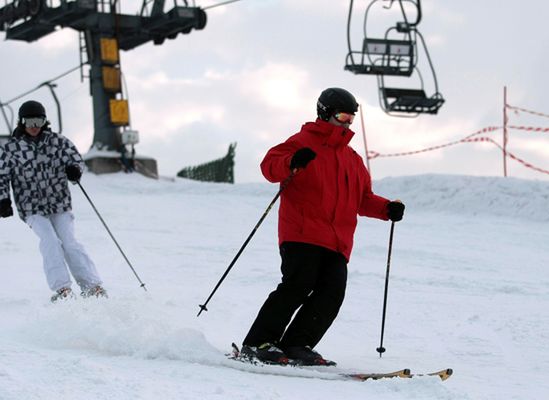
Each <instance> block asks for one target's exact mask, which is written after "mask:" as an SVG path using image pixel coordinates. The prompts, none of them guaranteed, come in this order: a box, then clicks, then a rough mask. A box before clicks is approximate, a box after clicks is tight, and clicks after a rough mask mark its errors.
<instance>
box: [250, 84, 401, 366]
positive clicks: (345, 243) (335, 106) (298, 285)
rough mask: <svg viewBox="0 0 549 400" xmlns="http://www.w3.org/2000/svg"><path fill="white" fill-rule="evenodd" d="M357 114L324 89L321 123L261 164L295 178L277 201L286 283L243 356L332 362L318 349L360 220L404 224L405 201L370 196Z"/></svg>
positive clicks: (338, 298)
mask: <svg viewBox="0 0 549 400" xmlns="http://www.w3.org/2000/svg"><path fill="white" fill-rule="evenodd" d="M357 109H358V104H357V102H356V100H355V98H354V96H353V95H352V94H351V93H349V92H348V91H346V90H344V89H341V88H329V89H326V90H324V91H323V92H322V93H321V95H320V97H319V99H318V102H317V113H318V118H317V120H316V121H315V122H307V123H306V124H305V125H303V126H302V128H301V131H300V132H298V133H297V134H295V135H293V136H291V137H290V138H289V139H288V140H286V141H285V142H284V143H281V144H279V145H277V146H275V147H273V148H272V149H270V150H269V151H268V152H267V155H266V156H265V158H264V159H263V161H262V163H261V171H262V173H263V175H264V176H265V178H266V179H267V180H268V181H270V182H284V181H285V180H286V179H287V178H288V177H289V176H290V175H291V176H292V177H291V178H290V180H289V183H288V184H287V186H286V187H285V188H284V190H283V191H282V193H281V196H280V199H281V201H280V209H279V219H278V236H279V245H280V255H281V258H282V266H281V270H282V282H281V283H280V284H279V285H278V287H277V288H276V290H274V291H273V292H272V293H271V294H270V295H269V297H268V298H267V300H266V301H265V303H264V304H263V307H262V308H261V309H260V311H259V314H258V316H257V317H256V320H255V322H254V323H253V325H252V327H251V328H250V331H249V332H248V335H247V336H246V338H245V339H244V341H243V346H242V355H243V356H245V357H248V358H255V359H258V360H259V361H263V362H268V363H282V364H284V363H287V362H288V359H292V360H294V361H296V362H298V363H300V364H302V365H326V364H329V363H330V362H329V361H327V360H325V359H324V358H323V357H322V356H321V355H320V354H319V353H318V352H316V351H315V350H313V348H314V347H315V346H316V344H317V343H318V342H319V341H320V339H321V338H322V336H324V334H325V333H326V331H327V330H328V328H329V327H330V325H331V324H332V322H333V321H334V319H335V317H336V316H337V313H338V311H339V308H340V306H341V304H342V303H343V298H344V297H345V287H346V282H347V263H348V261H349V258H350V256H351V250H352V247H353V236H354V232H355V228H356V224H357V215H360V216H366V217H371V218H378V219H382V220H388V219H390V220H392V221H400V220H401V219H402V216H403V213H404V204H402V203H401V202H400V201H389V200H387V199H385V198H383V197H381V196H378V195H376V194H374V193H373V192H372V185H371V178H370V174H369V173H368V170H367V169H366V167H365V166H364V163H363V161H362V158H361V157H360V156H359V155H358V154H357V153H356V152H355V151H354V150H353V149H352V148H351V147H350V146H349V142H350V141H351V138H352V137H353V135H354V132H353V131H352V130H350V129H349V126H350V125H351V123H352V122H353V119H354V115H355V113H356V111H357ZM298 309H299V311H298V312H297V314H296V315H295V317H294V318H293V320H292V316H293V314H294V312H295V311H296V310H298ZM290 320H291V323H290Z"/></svg>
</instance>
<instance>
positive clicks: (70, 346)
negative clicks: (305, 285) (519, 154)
mask: <svg viewBox="0 0 549 400" xmlns="http://www.w3.org/2000/svg"><path fill="white" fill-rule="evenodd" d="M82 185H83V187H84V188H85V190H86V191H87V193H88V194H89V195H90V197H91V199H92V200H93V202H94V204H95V206H96V207H97V209H98V210H99V211H100V213H101V214H102V216H103V218H104V220H105V221H106V222H107V224H108V226H109V228H110V229H111V231H112V232H113V234H114V236H115V237H116V239H117V240H118V242H119V244H120V245H121V247H122V249H123V250H124V252H125V253H126V255H127V256H128V258H129V260H130V261H131V262H132V264H133V266H134V268H135V270H136V272H137V273H138V274H139V277H140V278H141V279H142V280H143V281H144V282H145V283H146V288H147V291H145V290H143V289H142V288H141V287H140V286H139V282H138V280H137V279H136V277H135V276H134V275H133V272H132V271H131V269H130V267H129V266H128V265H127V264H126V262H125V261H124V259H123V257H122V255H121V254H120V253H119V252H118V249H117V248H116V247H115V245H114V243H113V242H112V240H111V239H110V237H109V236H108V234H107V232H106V230H105V229H104V227H103V225H102V224H101V222H100V220H99V219H98V218H97V216H96V214H95V213H94V211H93V209H92V207H91V206H90V204H89V203H88V201H87V199H86V198H85V197H84V195H83V193H82V192H81V191H80V189H79V188H78V186H72V187H71V190H72V193H73V202H74V213H75V216H76V229H77V236H78V237H79V239H80V240H81V242H82V243H83V244H84V245H85V247H86V248H87V250H88V252H89V253H90V255H91V256H92V258H93V259H94V261H95V263H96V264H97V267H98V269H99V271H100V273H101V274H102V277H103V279H104V281H105V287H106V288H107V290H108V291H109V295H110V297H109V299H82V298H78V299H77V300H74V301H67V302H63V303H58V304H51V303H50V302H49V297H50V295H51V293H50V291H49V289H48V288H47V285H46V282H45V278H44V275H43V272H42V269H41V268H42V267H41V257H40V254H39V251H38V243H37V241H38V240H37V238H36V237H35V236H34V234H33V233H32V231H31V230H30V229H29V228H28V227H27V226H26V225H25V224H24V223H22V222H21V221H20V220H19V219H18V218H17V217H14V218H8V219H2V220H0V260H1V262H0V267H1V274H2V275H1V276H2V283H3V284H2V289H1V290H0V321H1V325H0V399H1V400H21V399H24V400H27V399H33V400H34V399H48V400H49V399H61V398H74V399H79V400H85V399H94V400H97V399H116V400H122V399H128V400H129V399H131V400H137V399H162V400H171V399H174V400H175V399H177V400H183V399H201V400H217V399H246V400H248V399H249V400H267V399H269V400H271V399H276V400H286V399H287V400H290V399H291V400H300V399H304V400H305V399H321V398H327V399H346V400H354V399H356V400H359V399H360V400H363V399H376V400H388V399H421V400H431V399H432V400H434V399H437V400H440V399H447V400H458V399H459V400H464V399H471V400H473V399H474V400H482V399H517V400H518V399H521V400H523V399H528V400H542V399H547V398H549V380H548V379H547V377H546V376H545V371H548V370H549V361H548V360H549V346H548V343H549V313H548V311H547V310H549V274H548V273H547V268H548V266H549V182H547V181H531V180H520V179H512V178H494V177H471V176H449V175H421V176H410V177H394V178H385V179H382V180H380V181H375V182H374V190H375V191H376V193H378V194H380V195H383V196H386V197H389V198H393V199H394V198H400V199H401V200H402V201H403V202H404V203H405V204H406V214H405V218H404V220H403V221H402V222H399V223H397V224H396V226H395V236H394V243H393V253H392V261H391V274H390V283H389V296H388V309H387V322H386V327H385V338H384V346H385V347H386V349H387V351H386V353H384V355H383V357H382V358H380V357H379V354H378V353H377V352H376V347H378V346H379V340H380V327H381V314H382V304H383V291H384V282H385V271H386V265H387V246H388V239H389V228H390V223H388V222H384V221H378V220H372V219H361V220H360V222H359V226H358V229H357V233H356V236H355V249H354V253H353V256H352V259H351V262H350V264H349V281H348V290H347V296H346V300H345V303H344V305H343V307H342V309H341V312H340V314H339V316H338V318H337V319H336V321H335V323H334V325H333V326H332V328H331V329H330V330H329V331H328V333H327V335H326V336H325V337H324V339H323V340H322V341H321V343H320V344H319V345H318V347H317V350H318V351H320V352H321V353H322V354H323V355H324V356H325V357H326V358H330V359H334V360H336V361H337V362H338V364H339V366H338V367H337V368H339V369H340V370H348V371H350V370H357V371H361V372H384V371H391V370H395V369H401V368H410V369H411V370H412V372H415V373H424V372H431V371H435V370H439V369H442V368H448V367H451V368H453V370H454V375H453V376H452V377H451V378H450V379H449V380H447V381H444V382H442V381H440V379H438V378H434V377H421V378H417V379H416V378H414V379H391V380H383V381H367V382H349V381H340V380H336V379H335V378H336V376H337V375H336V373H335V371H336V370H335V369H334V370H330V369H326V370H325V372H322V371H318V368H317V369H315V368H312V369H296V368H292V367H272V366H271V367H253V366H249V365H245V364H242V363H238V362H235V361H231V360H228V359H227V358H226V357H225V355H224V354H225V353H227V352H228V351H229V350H230V345H231V342H233V341H234V342H236V343H238V344H240V342H241V340H242V338H243V337H244V335H245V334H246V332H247V330H248V328H249V326H250V324H251V322H252V321H253V319H254V317H255V315H256V313H257V311H258V309H259V307H260V305H261V304H262V303H263V301H264V300H265V298H266V296H267V294H268V293H269V292H270V291H271V290H272V289H274V287H275V286H276V284H277V282H278V280H279V279H280V272H279V266H280V265H279V264H280V259H279V255H278V249H277V226H276V225H277V224H276V223H277V216H276V213H277V210H276V208H274V209H273V210H272V211H271V213H270V214H269V215H268V216H267V218H266V219H265V221H264V223H263V224H262V225H261V227H260V228H259V230H258V231H257V233H256V235H255V236H254V238H253V239H252V241H251V242H250V244H249V245H248V247H247V248H246V250H245V251H244V253H243V254H242V256H241V257H240V259H239V260H238V261H237V263H236V265H235V266H234V268H233V269H232V270H231V272H230V273H229V275H228V277H227V279H226V280H225V281H224V282H223V284H222V285H221V287H220V289H219V290H218V292H217V293H216V294H215V296H214V297H213V298H212V300H211V301H210V303H209V305H208V309H209V311H208V312H205V313H203V314H202V315H201V316H200V317H197V313H198V311H199V304H203V303H204V301H205V299H206V298H207V297H208V295H209V294H210V292H211V290H212V289H213V287H214V286H215V284H216V283H217V281H218V280H219V278H220V277H221V275H222V274H223V272H224V271H225V269H226V268H227V266H228V265H229V263H230V261H231V260H232V259H233V257H234V256H235V254H236V252H237V251H238V249H239V248H240V246H241V245H242V243H243V242H244V240H245V239H246V237H247V236H248V234H249V233H250V232H251V230H252V228H253V227H254V225H255V224H256V222H257V221H258V220H259V218H260V217H261V215H262V214H263V212H264V211H265V209H266V207H267V205H268V204H269V202H270V201H271V199H272V198H273V196H274V195H275V194H276V191H277V186H276V185H273V184H269V183H248V184H236V185H228V184H211V183H200V182H192V181H188V180H183V179H171V180H168V179H162V180H157V181H155V180H151V179H147V178H145V177H142V176H139V175H126V174H114V175H101V176H96V175H93V174H89V173H88V174H85V175H84V177H83V179H82ZM329 371H333V372H329Z"/></svg>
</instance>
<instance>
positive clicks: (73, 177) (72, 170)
mask: <svg viewBox="0 0 549 400" xmlns="http://www.w3.org/2000/svg"><path fill="white" fill-rule="evenodd" d="M65 173H66V174H67V178H68V179H69V181H71V182H75V183H76V182H78V181H79V180H80V177H81V176H82V171H80V168H78V165H76V164H73V165H67V166H66V167H65Z"/></svg>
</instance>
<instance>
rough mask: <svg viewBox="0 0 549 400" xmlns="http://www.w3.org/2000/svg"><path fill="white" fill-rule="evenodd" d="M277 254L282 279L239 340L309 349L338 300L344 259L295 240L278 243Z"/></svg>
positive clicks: (336, 308) (341, 293)
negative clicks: (278, 250)
mask: <svg viewBox="0 0 549 400" xmlns="http://www.w3.org/2000/svg"><path fill="white" fill-rule="evenodd" d="M280 256H281V258H282V266H281V270H282V282H281V283H280V284H279V285H278V287H277V288H276V290H275V291H273V292H272V293H271V294H270V295H269V297H268V298H267V300H266V301H265V303H264V304H263V306H262V307H261V309H260V310H259V314H258V315H257V317H256V319H255V321H254V323H253V325H252V327H251V328H250V331H249V332H248V335H247V336H246V338H245V339H244V342H243V344H245V345H249V346H258V345H260V344H263V343H272V344H278V345H279V346H280V347H281V348H282V349H284V348H286V347H289V346H311V348H313V347H314V346H316V344H317V343H318V342H319V341H320V339H322V336H324V334H325V333H326V331H327V330H328V328H329V327H330V325H331V324H332V322H333V321H334V319H335V318H336V316H337V313H338V312H339V308H340V307H341V304H342V303H343V299H344V297H345V287H346V284H347V260H346V259H345V257H344V256H343V255H342V254H340V253H337V252H335V251H332V250H329V249H327V248H324V247H321V246H316V245H312V244H308V243H297V242H284V243H282V244H281V246H280ZM300 307H301V308H300ZM297 309H299V311H298V312H297V314H296V315H295V317H294V319H293V320H292V322H291V323H290V320H291V319H292V316H293V315H294V313H295V311H296V310H297ZM288 324H289V325H288Z"/></svg>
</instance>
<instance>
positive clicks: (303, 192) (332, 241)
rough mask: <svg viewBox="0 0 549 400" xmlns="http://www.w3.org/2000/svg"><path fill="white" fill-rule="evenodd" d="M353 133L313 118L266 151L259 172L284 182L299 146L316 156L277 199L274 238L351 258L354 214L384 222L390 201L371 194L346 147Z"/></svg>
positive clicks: (359, 160)
mask: <svg viewBox="0 0 549 400" xmlns="http://www.w3.org/2000/svg"><path fill="white" fill-rule="evenodd" d="M353 135H354V132H353V131H351V130H350V129H347V128H345V127H343V126H336V125H333V124H331V123H329V122H326V121H323V120H321V119H317V120H316V121H315V122H307V123H306V124H305V125H303V126H302V128H301V131H300V132H298V133H296V134H295V135H293V136H291V137H290V138H289V139H288V140H286V141H285V142H284V143H281V144H279V145H277V146H275V147H273V148H272V149H270V150H269V151H268V152H267V154H266V155H265V158H264V159H263V161H262V162H261V172H262V173H263V175H264V176H265V178H267V180H268V181H270V182H283V181H284V180H285V179H286V178H287V177H288V176H289V174H290V160H291V159H292V156H293V154H294V153H295V152H296V151H297V150H299V149H300V148H302V147H309V148H311V149H312V150H313V151H314V152H315V153H316V158H315V159H314V160H312V161H311V162H310V163H309V164H308V165H307V167H306V168H304V169H302V170H299V171H298V172H297V174H296V175H295V176H294V177H293V178H292V180H291V181H290V183H289V184H288V186H287V187H286V188H285V189H284V190H283V191H282V194H281V195H280V199H281V200H280V208H279V212H278V240H279V243H282V242H302V243H310V244H314V245H318V246H322V247H326V248H328V249H330V250H334V251H337V252H339V253H341V254H343V255H344V256H345V258H346V259H347V260H349V259H350V256H351V250H352V248H353V236H354V232H355V229H356V224H357V215H361V216H367V217H372V218H378V219H382V220H387V219H388V216H387V203H388V202H389V200H387V199H385V198H383V197H380V196H378V195H376V194H374V193H373V192H372V184H371V178H370V174H369V173H368V170H367V169H366V167H365V166H364V162H363V161H362V158H361V157H360V156H359V155H358V154H357V153H356V152H355V151H354V150H353V149H352V148H351V147H350V146H349V145H348V144H349V142H350V140H351V138H352V137H353Z"/></svg>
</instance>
